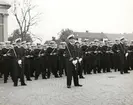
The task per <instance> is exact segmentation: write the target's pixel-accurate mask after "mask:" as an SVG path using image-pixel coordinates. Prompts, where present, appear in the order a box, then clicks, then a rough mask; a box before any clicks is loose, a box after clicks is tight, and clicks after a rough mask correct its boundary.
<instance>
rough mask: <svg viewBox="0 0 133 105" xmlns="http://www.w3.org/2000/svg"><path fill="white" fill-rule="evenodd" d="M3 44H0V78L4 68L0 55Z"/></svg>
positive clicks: (0, 54)
mask: <svg viewBox="0 0 133 105" xmlns="http://www.w3.org/2000/svg"><path fill="white" fill-rule="evenodd" d="M3 44H4V43H3V42H0V78H2V74H3V70H4V66H3V64H4V63H3V55H2V49H3Z"/></svg>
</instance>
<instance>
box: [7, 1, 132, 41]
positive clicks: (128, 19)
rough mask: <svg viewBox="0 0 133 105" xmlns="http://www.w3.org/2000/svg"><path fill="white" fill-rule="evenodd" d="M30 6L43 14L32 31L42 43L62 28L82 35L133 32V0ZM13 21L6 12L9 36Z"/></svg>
mask: <svg viewBox="0 0 133 105" xmlns="http://www.w3.org/2000/svg"><path fill="white" fill-rule="evenodd" d="M8 1H10V0H8ZM33 3H34V4H37V5H38V9H37V10H36V11H35V12H41V13H43V14H42V15H41V18H40V23H38V25H37V26H36V27H34V28H33V29H32V32H33V33H34V34H36V35H38V36H39V37H41V38H43V40H49V39H51V37H52V36H57V33H58V32H59V31H60V30H61V29H63V28H70V29H72V30H74V31H83V32H85V31H86V30H88V31H90V32H107V33H124V32H126V33H131V32H133V0H33ZM9 13H10V12H9ZM15 22H16V21H15V19H14V17H13V16H12V14H11V13H10V16H9V33H11V32H12V31H13V30H14V29H15V28H17V24H16V23H15Z"/></svg>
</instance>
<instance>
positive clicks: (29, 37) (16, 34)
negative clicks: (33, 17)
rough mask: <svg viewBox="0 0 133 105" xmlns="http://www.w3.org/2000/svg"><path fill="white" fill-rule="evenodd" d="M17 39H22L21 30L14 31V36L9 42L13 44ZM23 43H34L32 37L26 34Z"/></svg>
mask: <svg viewBox="0 0 133 105" xmlns="http://www.w3.org/2000/svg"><path fill="white" fill-rule="evenodd" d="M17 38H21V33H20V31H19V29H16V30H14V31H13V33H12V35H11V36H10V37H9V38H8V40H9V41H11V42H13V41H15V40H16V39H17ZM23 41H26V42H32V38H31V35H30V34H24V35H23Z"/></svg>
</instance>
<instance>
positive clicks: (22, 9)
mask: <svg viewBox="0 0 133 105" xmlns="http://www.w3.org/2000/svg"><path fill="white" fill-rule="evenodd" d="M36 7H37V6H36V5H32V3H31V0H14V2H13V5H12V13H13V15H14V17H15V19H16V21H17V23H18V26H19V30H20V37H21V39H22V41H23V40H24V39H25V38H26V35H29V34H28V33H29V31H30V28H31V27H32V26H34V25H36V24H37V23H38V20H39V16H40V13H37V12H34V10H35V8H36Z"/></svg>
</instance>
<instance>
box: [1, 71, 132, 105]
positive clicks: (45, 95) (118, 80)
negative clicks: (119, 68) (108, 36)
mask: <svg viewBox="0 0 133 105" xmlns="http://www.w3.org/2000/svg"><path fill="white" fill-rule="evenodd" d="M27 84H28V86H26V87H22V86H18V87H13V86H12V82H11V80H9V81H8V83H7V84H4V83H3V81H2V80H0V105H133V71H132V72H131V73H130V74H124V75H120V73H119V72H112V73H106V74H93V75H86V76H85V79H80V84H83V87H73V86H72V88H71V89H68V88H66V78H65V77H63V78H51V79H48V80H42V79H39V80H37V81H35V80H33V81H31V82H27Z"/></svg>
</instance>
